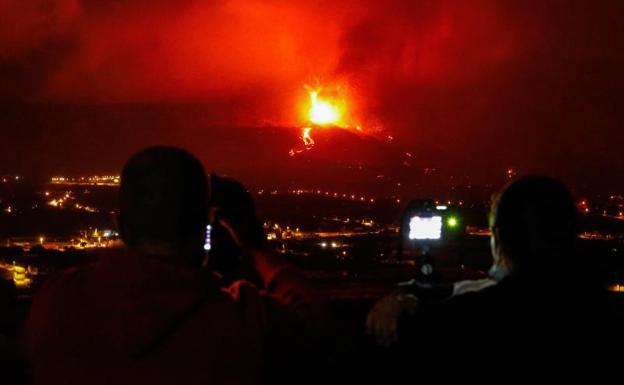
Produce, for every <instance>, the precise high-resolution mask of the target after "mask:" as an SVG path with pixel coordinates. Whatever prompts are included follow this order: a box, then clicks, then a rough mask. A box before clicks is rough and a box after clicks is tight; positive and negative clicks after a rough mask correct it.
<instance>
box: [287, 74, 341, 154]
mask: <svg viewBox="0 0 624 385" xmlns="http://www.w3.org/2000/svg"><path fill="white" fill-rule="evenodd" d="M305 88H306V89H307V90H308V94H309V98H310V100H309V104H308V105H307V110H306V116H305V121H306V122H308V123H310V125H309V126H306V127H303V128H302V129H301V140H302V141H303V145H304V147H303V148H300V149H291V150H290V155H291V156H295V155H296V154H299V153H301V152H303V151H307V150H311V149H312V148H313V147H314V144H315V142H314V139H313V138H312V135H311V133H312V130H313V128H317V127H318V128H321V127H323V128H329V127H346V125H345V122H344V116H345V111H346V103H345V101H344V97H343V96H334V97H329V96H326V95H321V90H322V89H314V88H311V87H309V86H306V87H305Z"/></svg>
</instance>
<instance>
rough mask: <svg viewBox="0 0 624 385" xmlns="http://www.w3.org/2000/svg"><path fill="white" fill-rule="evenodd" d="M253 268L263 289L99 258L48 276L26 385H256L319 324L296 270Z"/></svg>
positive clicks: (128, 256)
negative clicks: (32, 383) (32, 381)
mask: <svg viewBox="0 0 624 385" xmlns="http://www.w3.org/2000/svg"><path fill="white" fill-rule="evenodd" d="M259 270H260V271H259V275H260V276H261V278H262V279H263V280H264V282H265V286H266V287H265V288H264V289H259V288H257V287H255V286H253V285H251V284H249V283H247V282H243V281H238V282H235V283H234V284H233V285H231V286H229V287H222V286H221V284H220V281H219V279H218V278H217V277H216V276H215V275H212V274H209V273H197V272H193V271H190V270H188V269H184V268H180V267H176V266H173V265H170V264H167V263H164V262H160V261H158V260H155V259H152V258H147V257H145V256H141V255H137V254H132V253H109V254H108V255H106V256H104V257H103V258H101V259H100V261H99V262H98V263H96V264H93V265H90V266H88V267H84V268H79V269H74V270H70V271H67V272H65V273H63V274H61V275H59V276H57V277H55V278H53V279H51V280H50V281H49V282H48V283H47V285H46V286H45V287H44V288H43V289H42V290H41V291H40V293H39V294H38V295H37V297H36V298H35V301H34V304H33V307H32V310H31V314H30V316H29V318H28V321H27V324H26V328H25V333H24V340H25V346H26V350H27V352H28V354H29V357H30V360H31V362H32V368H33V374H34V379H35V383H37V384H121V383H128V384H175V383H181V384H253V383H258V382H259V381H261V380H262V379H263V375H266V374H267V371H270V370H274V369H275V367H279V365H281V364H283V365H286V366H288V365H289V362H291V361H295V360H297V359H298V352H301V351H303V350H304V349H305V348H306V346H307V344H308V342H309V341H310V339H312V340H313V339H315V338H317V334H316V333H317V332H319V330H320V329H321V328H322V325H323V322H324V318H323V317H324V314H323V310H324V309H323V302H322V300H321V299H320V296H319V295H318V293H317V292H315V291H314V290H312V289H310V288H309V287H308V286H307V285H306V284H305V283H304V280H303V279H302V278H301V275H300V274H299V273H298V272H297V271H296V270H294V269H292V268H291V267H288V266H286V265H281V266H279V267H276V265H266V266H260V268H259ZM284 349H288V350H287V351H284ZM276 361H279V362H280V364H276V363H275V362H276Z"/></svg>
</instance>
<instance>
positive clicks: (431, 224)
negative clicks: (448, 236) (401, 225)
mask: <svg viewBox="0 0 624 385" xmlns="http://www.w3.org/2000/svg"><path fill="white" fill-rule="evenodd" d="M408 237H409V239H421V240H424V239H440V238H441V237H442V217H440V216H434V217H418V216H416V217H412V218H411V219H410V222H409V234H408Z"/></svg>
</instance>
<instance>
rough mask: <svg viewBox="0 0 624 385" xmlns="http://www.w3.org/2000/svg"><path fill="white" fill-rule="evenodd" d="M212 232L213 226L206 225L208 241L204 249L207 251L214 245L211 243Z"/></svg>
mask: <svg viewBox="0 0 624 385" xmlns="http://www.w3.org/2000/svg"><path fill="white" fill-rule="evenodd" d="M211 233H212V226H211V225H208V226H206V242H205V243H204V250H206V251H210V249H211V247H212V245H211Z"/></svg>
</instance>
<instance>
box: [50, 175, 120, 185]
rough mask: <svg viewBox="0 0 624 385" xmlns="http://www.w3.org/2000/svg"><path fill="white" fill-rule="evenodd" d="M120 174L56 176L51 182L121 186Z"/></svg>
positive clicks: (58, 183)
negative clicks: (73, 176)
mask: <svg viewBox="0 0 624 385" xmlns="http://www.w3.org/2000/svg"><path fill="white" fill-rule="evenodd" d="M120 180H121V179H120V177H119V176H112V175H104V176H98V175H94V176H88V177H84V176H83V177H76V178H68V177H64V176H54V177H52V178H50V184H54V185H62V186H119V182H120Z"/></svg>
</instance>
